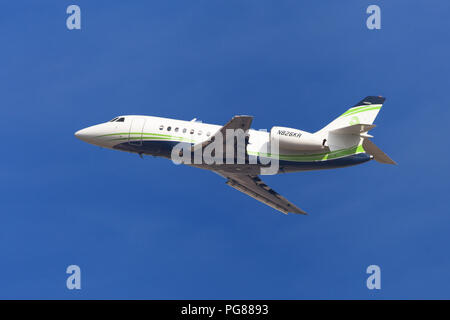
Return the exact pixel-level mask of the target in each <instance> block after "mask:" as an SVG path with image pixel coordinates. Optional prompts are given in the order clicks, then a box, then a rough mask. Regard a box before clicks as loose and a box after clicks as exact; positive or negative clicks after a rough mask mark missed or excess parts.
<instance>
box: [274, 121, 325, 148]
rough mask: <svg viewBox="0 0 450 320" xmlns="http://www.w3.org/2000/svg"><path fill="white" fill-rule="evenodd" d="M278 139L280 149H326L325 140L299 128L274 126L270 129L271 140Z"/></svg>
mask: <svg viewBox="0 0 450 320" xmlns="http://www.w3.org/2000/svg"><path fill="white" fill-rule="evenodd" d="M275 139H276V140H278V146H279V148H280V149H287V150H298V151H317V150H323V149H325V148H326V147H325V141H324V140H323V139H320V138H318V137H317V136H315V135H313V134H311V133H309V132H306V131H302V130H298V129H292V128H284V127H273V128H272V129H271V130H270V142H271V144H272V145H273V144H274V143H276V141H274V140H275Z"/></svg>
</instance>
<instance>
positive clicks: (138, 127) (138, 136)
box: [128, 118, 145, 146]
mask: <svg viewBox="0 0 450 320" xmlns="http://www.w3.org/2000/svg"><path fill="white" fill-rule="evenodd" d="M144 125H145V119H142V118H134V119H132V120H131V124H130V131H129V133H128V143H129V144H131V145H134V146H142V133H143V131H144Z"/></svg>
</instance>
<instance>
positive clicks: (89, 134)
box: [75, 125, 103, 144]
mask: <svg viewBox="0 0 450 320" xmlns="http://www.w3.org/2000/svg"><path fill="white" fill-rule="evenodd" d="M102 134H103V131H102V126H101V125H95V126H92V127H88V128H84V129H81V130H78V131H77V132H75V137H77V138H78V139H80V140H81V141H84V142H87V143H90V144H98V143H99V136H100V135H102Z"/></svg>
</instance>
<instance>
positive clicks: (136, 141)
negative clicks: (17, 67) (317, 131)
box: [75, 115, 368, 173]
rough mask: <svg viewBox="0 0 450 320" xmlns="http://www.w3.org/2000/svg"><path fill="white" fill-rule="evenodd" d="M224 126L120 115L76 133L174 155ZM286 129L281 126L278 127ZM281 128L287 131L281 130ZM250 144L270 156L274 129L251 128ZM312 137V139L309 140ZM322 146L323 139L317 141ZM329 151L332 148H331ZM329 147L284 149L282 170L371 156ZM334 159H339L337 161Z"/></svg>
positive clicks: (250, 151)
mask: <svg viewBox="0 0 450 320" xmlns="http://www.w3.org/2000/svg"><path fill="white" fill-rule="evenodd" d="M221 128H222V126H220V125H214V124H207V123H202V122H198V121H183V120H176V119H169V118H161V117H152V116H139V115H128V116H120V117H117V118H115V119H113V120H111V121H109V122H105V123H101V124H98V125H94V126H91V127H88V128H85V129H82V130H79V131H77V132H76V133H75V136H76V137H77V138H79V139H81V140H83V141H85V142H88V143H90V144H93V145H97V146H101V147H104V148H109V149H114V150H121V151H127V152H134V153H138V154H140V155H143V154H149V155H154V156H161V157H166V158H170V157H171V151H172V149H173V147H174V145H176V144H178V143H180V142H183V143H188V144H191V145H196V144H199V143H202V142H204V141H206V140H208V139H210V138H211V137H212V136H213V135H214V134H216V133H217V132H218V131H219V130H220V129H221ZM274 128H277V129H283V128H280V127H274ZM291 130H292V131H293V133H292V134H293V135H294V136H293V137H287V138H286V139H295V135H296V133H295V132H294V131H299V132H302V133H303V134H304V135H303V136H304V137H309V140H311V141H313V142H315V141H314V139H315V137H314V136H313V135H312V134H309V133H307V132H304V131H301V130H297V129H291ZM278 132H282V133H283V132H284V131H283V130H278ZM248 136H249V139H248V144H247V145H246V154H247V156H249V157H256V158H270V157H273V156H274V155H273V154H270V151H269V150H270V144H271V132H268V131H267V130H261V131H259V130H253V129H250V130H249V131H248ZM309 140H308V141H309ZM317 143H318V144H319V147H321V140H320V141H318V142H317ZM328 151H329V150H328ZM329 154H330V153H327V151H326V150H301V148H300V150H295V149H290V148H287V149H280V150H279V155H275V156H277V157H278V158H279V159H280V170H279V172H290V171H305V170H317V169H328V168H336V167H344V166H348V165H354V164H358V163H361V162H365V161H367V160H368V159H366V158H358V159H351V161H342V160H340V161H336V160H339V159H334V158H331V157H330V156H328V155H329ZM331 160H335V161H334V162H333V161H331ZM196 166H197V167H202V168H205V169H211V170H216V169H217V168H218V166H217V165H196ZM260 166H261V165H260V163H259V162H258V163H256V164H248V163H247V164H240V165H239V164H235V165H225V164H224V165H222V166H221V169H224V170H231V171H239V172H248V173H259V168H260Z"/></svg>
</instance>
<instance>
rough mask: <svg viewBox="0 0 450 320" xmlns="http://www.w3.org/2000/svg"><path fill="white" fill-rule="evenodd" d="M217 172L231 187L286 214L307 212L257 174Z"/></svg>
mask: <svg viewBox="0 0 450 320" xmlns="http://www.w3.org/2000/svg"><path fill="white" fill-rule="evenodd" d="M216 173H218V174H219V175H221V176H223V177H224V178H226V179H227V182H226V184H228V185H229V186H230V187H233V188H235V189H236V190H239V191H241V192H243V193H245V194H247V195H249V196H250V197H252V198H254V199H256V200H258V201H261V202H262V203H264V204H266V205H268V206H270V207H272V208H274V209H276V210H278V211H281V212H283V213H284V214H288V213H289V212H292V213H301V214H306V212H305V211H303V210H302V209H300V208H298V207H297V206H296V205H294V204H293V203H292V202H289V201H288V200H287V199H286V198H284V197H283V196H281V195H280V194H278V193H277V192H275V191H274V190H273V189H271V188H270V187H269V186H267V185H266V184H265V183H264V182H263V181H262V180H261V179H260V178H259V177H258V176H257V175H246V174H232V173H229V172H223V171H216Z"/></svg>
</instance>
